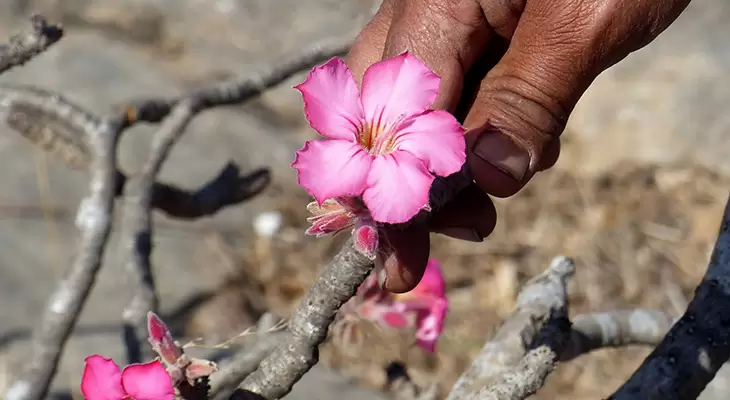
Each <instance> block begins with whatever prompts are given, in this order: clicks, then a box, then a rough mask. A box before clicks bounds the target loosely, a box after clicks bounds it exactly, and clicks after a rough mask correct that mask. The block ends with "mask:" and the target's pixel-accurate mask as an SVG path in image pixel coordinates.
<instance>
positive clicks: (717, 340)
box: [611, 200, 730, 400]
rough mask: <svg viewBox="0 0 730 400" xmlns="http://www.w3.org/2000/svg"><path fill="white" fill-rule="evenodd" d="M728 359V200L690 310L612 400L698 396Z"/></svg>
mask: <svg viewBox="0 0 730 400" xmlns="http://www.w3.org/2000/svg"><path fill="white" fill-rule="evenodd" d="M728 358H730V200H728V203H727V205H726V206H725V214H724V215H723V218H722V223H721V226H720V232H719V234H718V238H717V242H716V243H715V248H714V250H713V252H712V257H711V259H710V263H709V266H708V268H707V272H706V274H705V277H704V278H703V280H702V282H701V283H700V285H699V286H698V287H697V290H696V291H695V296H694V298H693V299H692V301H691V302H690V304H689V306H688V308H687V311H686V312H685V313H684V315H683V316H682V318H680V319H679V321H677V323H676V324H674V326H673V327H672V329H671V330H670V331H669V333H668V334H667V335H666V337H665V338H664V340H663V341H662V342H661V343H660V344H659V346H658V347H657V348H656V349H655V350H654V351H653V352H652V353H651V354H650V355H649V356H648V357H647V359H646V360H645V361H644V363H643V364H642V365H641V366H640V367H639V369H638V370H637V371H636V372H635V373H634V374H633V376H631V378H630V379H629V380H628V381H627V382H626V383H625V384H624V385H623V386H621V388H619V389H618V391H616V393H614V394H613V396H611V399H616V400H629V399H642V400H643V399H663V400H668V399H694V398H697V396H699V395H700V393H701V392H702V390H704V388H705V386H707V384H708V383H709V382H710V381H711V380H712V379H713V378H714V377H715V374H716V373H717V371H718V370H719V369H720V367H721V366H722V365H723V364H724V363H725V362H726V361H727V360H728Z"/></svg>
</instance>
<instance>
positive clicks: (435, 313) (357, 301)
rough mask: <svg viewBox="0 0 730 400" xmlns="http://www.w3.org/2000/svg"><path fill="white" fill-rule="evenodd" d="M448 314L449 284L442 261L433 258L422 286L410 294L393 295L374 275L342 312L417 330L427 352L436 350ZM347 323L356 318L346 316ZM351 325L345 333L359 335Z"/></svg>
mask: <svg viewBox="0 0 730 400" xmlns="http://www.w3.org/2000/svg"><path fill="white" fill-rule="evenodd" d="M447 312H448V300H447V299H446V283H445V281H444V278H443V275H442V273H441V268H440V265H439V262H438V261H437V260H435V259H431V260H429V262H428V266H427V267H426V272H425V273H424V275H423V278H422V279H421V281H420V282H419V284H418V285H417V286H416V287H415V288H414V289H413V290H411V291H410V292H407V293H402V294H394V293H389V292H386V291H383V290H382V289H380V287H379V286H378V282H377V278H376V275H375V274H371V275H370V276H368V278H367V279H366V280H365V282H363V284H362V285H361V286H360V287H359V288H358V291H357V293H356V295H355V297H353V298H352V299H351V300H350V302H348V303H347V304H346V306H345V307H343V313H345V314H348V313H349V314H355V315H357V316H359V317H361V318H364V319H366V320H369V321H374V322H377V323H378V324H380V326H382V327H384V328H396V329H402V328H415V329H416V338H415V339H416V344H417V345H419V346H420V347H421V348H423V349H424V350H426V351H434V350H435V347H436V341H437V340H438V338H439V336H441V333H442V332H443V328H444V320H445V319H446V313H447ZM343 317H344V318H343V321H344V323H347V324H350V325H352V324H353V321H356V318H347V317H346V316H343ZM352 329H354V327H353V326H349V327H348V329H347V330H342V332H345V333H347V334H349V335H350V336H352V337H356V335H354V334H352V333H351V332H350V331H351V330H352Z"/></svg>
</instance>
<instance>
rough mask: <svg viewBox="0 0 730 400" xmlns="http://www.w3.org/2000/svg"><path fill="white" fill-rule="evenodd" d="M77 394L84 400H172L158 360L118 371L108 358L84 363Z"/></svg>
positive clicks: (171, 391) (164, 372) (167, 378)
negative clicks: (84, 399)
mask: <svg viewBox="0 0 730 400" xmlns="http://www.w3.org/2000/svg"><path fill="white" fill-rule="evenodd" d="M85 362H86V366H85V367H84V375H83V378H82V379H81V393H83V395H84V397H85V398H86V400H173V399H174V397H175V391H174V390H173V388H172V383H171V382H170V376H169V375H168V374H167V371H166V370H165V367H163V366H162V364H160V362H159V361H153V362H149V363H146V364H132V365H129V366H127V367H125V368H124V371H120V370H119V367H118V366H117V364H115V363H114V361H112V359H110V358H104V357H102V356H100V355H93V356H89V357H87V358H86V360H85Z"/></svg>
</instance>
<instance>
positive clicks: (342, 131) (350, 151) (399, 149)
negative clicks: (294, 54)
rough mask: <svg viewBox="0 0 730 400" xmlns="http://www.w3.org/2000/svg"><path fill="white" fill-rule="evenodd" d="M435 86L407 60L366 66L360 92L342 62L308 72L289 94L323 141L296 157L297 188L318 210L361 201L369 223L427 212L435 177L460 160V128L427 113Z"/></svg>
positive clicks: (435, 80)
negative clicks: (295, 93) (332, 202)
mask: <svg viewBox="0 0 730 400" xmlns="http://www.w3.org/2000/svg"><path fill="white" fill-rule="evenodd" d="M439 83H440V78H439V77H438V76H437V75H436V74H434V73H433V72H432V71H431V70H430V69H429V68H428V66H426V64H424V63H423V62H422V61H420V60H419V59H417V58H416V57H414V56H412V55H410V54H409V53H407V52H406V53H403V54H401V55H399V56H396V57H394V58H391V59H387V60H383V61H380V62H377V63H375V64H373V65H372V66H370V68H368V69H367V71H366V72H365V75H364V76H363V81H362V92H361V91H360V90H359V89H358V85H357V83H356V82H355V79H354V78H353V76H352V73H351V72H350V70H349V69H348V68H347V66H346V65H345V63H344V62H343V61H342V60H341V59H339V58H333V59H331V60H330V61H328V62H327V63H326V64H324V65H322V66H319V67H316V68H314V69H313V70H312V72H310V73H309V76H308V77H307V79H306V80H305V81H304V82H303V83H301V84H299V85H297V86H296V87H295V88H296V89H297V90H299V91H300V92H301V93H302V98H303V99H304V112H305V114H306V117H307V119H308V120H309V124H310V125H311V126H312V128H314V129H315V130H316V131H317V132H319V133H320V134H321V135H322V136H324V137H325V138H326V139H327V140H317V141H309V142H307V143H306V144H305V145H304V148H302V149H301V150H299V151H298V152H297V156H296V159H295V161H294V163H293V164H292V166H293V167H294V168H295V169H296V170H297V178H298V181H299V184H300V185H301V186H302V187H304V188H305V189H306V190H307V191H308V192H309V193H310V194H311V195H312V196H313V197H314V198H315V200H316V201H317V203H318V204H319V205H322V204H323V203H324V201H325V200H327V199H331V198H340V197H361V198H362V200H363V202H364V204H365V206H367V208H368V209H369V210H370V214H371V216H372V218H373V219H374V221H375V222H381V223H404V222H407V221H409V220H410V219H411V218H413V216H415V215H416V214H417V213H418V212H419V211H420V210H421V209H423V208H428V192H429V189H430V187H431V183H432V182H433V180H434V174H435V175H438V176H448V175H451V174H453V173H455V172H457V171H459V169H460V168H461V166H462V165H463V164H464V162H465V160H466V152H465V151H466V145H465V142H464V136H463V134H464V130H463V128H462V127H461V125H460V124H459V122H458V121H457V120H456V119H455V118H454V116H453V115H451V114H449V113H448V112H446V111H441V110H429V107H430V106H431V105H432V104H433V102H434V101H435V100H436V96H437V94H438V88H439Z"/></svg>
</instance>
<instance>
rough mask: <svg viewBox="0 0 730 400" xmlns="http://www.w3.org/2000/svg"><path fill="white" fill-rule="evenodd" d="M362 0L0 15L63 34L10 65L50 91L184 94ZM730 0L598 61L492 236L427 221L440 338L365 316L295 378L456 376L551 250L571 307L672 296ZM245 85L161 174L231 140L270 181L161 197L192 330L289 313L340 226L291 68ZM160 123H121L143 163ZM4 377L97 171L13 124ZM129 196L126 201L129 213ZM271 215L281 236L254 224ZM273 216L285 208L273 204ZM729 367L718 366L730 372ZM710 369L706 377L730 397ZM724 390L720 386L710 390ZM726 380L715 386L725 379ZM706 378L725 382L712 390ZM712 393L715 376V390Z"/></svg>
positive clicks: (89, 1) (163, 234) (682, 282)
mask: <svg viewBox="0 0 730 400" xmlns="http://www.w3.org/2000/svg"><path fill="white" fill-rule="evenodd" d="M377 3H379V2H378V1H371V0H3V1H2V2H0V36H2V37H6V36H7V35H9V34H10V33H11V32H12V31H13V30H14V29H16V28H18V27H22V26H24V24H25V23H26V18H25V17H26V16H28V15H30V14H31V13H33V12H42V13H44V14H45V15H46V16H47V17H48V18H49V19H50V20H52V21H60V22H62V23H63V24H64V26H65V28H66V31H67V36H66V37H65V38H64V39H63V40H62V41H61V42H60V43H59V44H58V45H56V46H55V47H53V48H52V49H51V50H50V51H48V52H47V53H46V54H44V55H42V56H41V57H39V58H38V59H36V60H35V61H33V62H31V63H30V64H28V65H27V66H25V67H22V68H18V69H16V70H13V71H11V72H9V73H7V74H4V75H3V76H2V78H1V79H0V81H1V82H5V83H8V82H12V83H23V84H31V85H35V86H38V87H40V88H44V89H49V90H54V91H58V92H60V93H62V94H64V95H65V96H67V97H68V98H70V99H72V100H73V101H75V102H77V103H79V104H81V105H83V106H85V107H88V108H89V109H91V110H94V111H96V112H97V113H100V114H101V113H104V112H106V111H108V110H109V109H110V107H112V106H114V105H116V104H119V103H121V102H124V101H125V100H129V99H134V98H139V97H147V96H160V95H174V94H179V93H182V92H184V91H185V90H187V89H191V88H196V87H200V86H201V85H204V84H206V83H210V82H215V81H219V80H222V79H226V78H231V77H235V76H246V75H247V74H251V73H255V72H256V71H258V70H260V69H262V68H266V66H267V65H274V64H275V63H276V62H277V60H281V59H283V58H286V56H287V55H288V54H290V53H292V52H294V51H295V50H298V49H301V48H303V47H306V46H307V45H311V44H312V43H314V42H316V41H318V40H322V39H325V38H328V37H333V36H342V35H348V34H351V33H352V32H355V31H357V30H358V28H359V27H361V26H362V25H363V24H364V23H365V22H366V20H367V18H366V17H367V16H368V15H370V14H371V13H372V12H373V10H374V7H375V6H376V5H377ZM728 20H730V3H729V2H723V1H713V0H695V1H694V2H693V3H692V4H691V5H690V6H689V8H688V9H687V10H686V12H685V13H684V14H683V15H682V16H681V17H680V19H679V20H678V21H677V22H676V23H675V24H674V25H673V26H672V27H671V28H670V29H669V30H667V31H666V32H665V33H664V34H663V35H662V36H661V37H660V38H659V39H658V40H656V41H655V42H654V43H652V44H651V45H649V46H648V47H646V48H645V49H643V50H641V51H639V52H637V53H634V54H632V55H631V56H630V57H628V58H627V59H626V60H625V61H623V62H621V63H620V64H619V65H617V66H615V67H614V68H612V69H610V70H609V71H607V72H605V73H604V74H603V75H601V76H600V77H599V79H598V80H597V81H596V82H595V84H594V85H593V86H592V87H591V88H590V90H589V91H588V92H587V93H586V95H585V96H584V97H583V98H582V100H581V101H580V103H579V105H578V107H577V109H576V111H575V112H574V114H573V116H572V118H571V120H570V123H569V127H568V129H567V131H566V133H565V134H564V147H563V149H564V150H563V153H562V155H561V159H560V161H559V162H558V164H557V166H556V167H555V168H554V169H553V170H551V171H549V172H545V173H541V174H539V175H538V176H537V177H536V178H535V179H534V180H533V181H532V182H531V183H530V184H529V185H528V187H527V188H526V189H525V190H524V191H523V192H521V193H520V194H519V195H517V196H515V197H513V198H510V199H507V200H496V202H497V207H498V215H499V218H500V219H499V222H498V225H497V229H496V231H495V232H494V234H493V235H492V236H491V237H490V238H489V239H488V240H486V241H485V242H484V243H481V244H472V243H462V242H458V241H455V240H448V239H445V238H443V237H436V236H434V238H433V241H434V252H433V255H434V256H435V257H437V258H438V259H439V260H440V261H441V262H442V265H443V266H444V271H445V274H446V278H447V281H448V285H449V292H448V296H449V299H450V301H451V307H450V314H449V316H448V319H447V323H446V330H445V332H444V335H443V337H442V338H441V339H440V342H439V344H438V347H437V351H436V353H434V354H426V353H423V352H422V351H420V350H419V349H415V348H409V347H408V343H405V342H403V343H401V341H399V339H398V338H394V337H389V336H384V335H378V334H372V335H368V337H367V340H368V342H369V344H368V346H367V349H368V351H367V352H365V353H364V354H358V355H355V356H353V355H352V354H345V353H343V352H342V351H340V350H339V349H338V348H337V347H336V346H333V345H331V344H328V345H326V346H325V347H324V349H323V351H322V356H321V359H322V360H321V363H320V365H319V366H318V367H317V368H315V372H314V373H312V374H310V375H308V376H307V378H306V379H304V380H303V381H302V382H301V383H300V384H298V385H297V386H296V387H295V391H294V394H293V395H292V397H291V398H299V399H311V398H315V399H328V398H332V399H335V398H342V397H344V396H345V395H346V396H348V397H350V398H352V399H360V398H362V399H363V400H365V399H378V398H385V397H383V395H382V394H380V393H379V391H378V389H379V388H380V387H381V386H382V384H383V382H384V381H385V372H384V366H385V365H387V363H388V362H390V361H394V360H396V359H397V360H402V361H404V362H405V363H406V365H407V366H408V368H409V371H410V373H411V374H412V376H413V379H414V380H415V381H416V382H417V383H424V382H431V381H434V380H435V381H438V382H439V383H440V384H441V385H442V389H443V390H445V391H448V389H449V388H450V386H451V385H452V384H453V382H454V381H455V379H456V378H457V377H458V376H459V374H460V373H461V372H462V371H463V369H464V368H465V367H466V366H468V365H469V362H470V360H471V358H472V357H473V356H474V355H475V354H476V353H477V352H478V351H479V349H480V348H481V346H482V345H483V343H484V342H485V340H486V339H488V338H489V337H490V335H491V334H492V332H493V331H494V330H495V328H496V327H497V326H498V325H499V323H500V321H501V320H502V319H503V318H504V317H505V316H506V315H508V313H509V312H510V311H511V310H512V307H513V304H514V300H515V296H516V294H517V292H518V290H519V288H520V286H521V284H522V283H523V282H524V281H525V280H527V279H528V278H529V277H531V276H533V275H535V274H536V273H538V272H540V271H542V270H543V269H544V268H545V267H547V265H548V263H549V262H550V260H551V258H552V257H553V256H555V255H560V254H563V255H568V256H572V257H575V259H576V260H577V272H576V275H575V278H574V279H573V281H572V283H571V286H570V296H571V298H570V300H571V302H572V303H571V313H572V314H577V313H583V312H589V311H606V310H611V309H616V308H626V307H639V306H640V307H648V308H653V309H659V310H663V311H666V312H669V313H672V314H675V315H679V314H681V312H682V311H683V310H684V308H685V306H686V304H687V302H688V300H689V299H691V297H692V293H693V290H694V288H695V286H696V285H697V283H698V282H699V280H700V279H701V277H702V275H703V272H704V270H705V266H706V263H707V260H708V259H709V252H710V250H711V248H712V244H713V242H714V239H715V235H716V232H717V229H718V226H719V218H720V216H721V214H722V210H723V206H724V203H725V200H726V197H727V194H728V191H727V190H728V179H727V174H729V173H730V157H728V156H727V154H728V153H727V151H728V149H730V112H729V111H730V108H729V107H730V84H729V82H730V81H728V78H727V71H729V70H730V42H728V41H727V38H728V37H730V25H727V24H726V22H727V21H728ZM303 78H304V74H301V75H300V76H295V77H292V79H291V80H290V81H288V82H286V83H284V84H282V85H280V86H279V87H278V88H276V89H274V90H271V91H269V92H267V93H265V94H264V95H262V96H260V97H259V98H256V99H254V100H251V101H249V102H247V103H246V104H245V105H243V106H240V107H228V108H222V109H216V110H214V111H209V112H206V113H205V114H203V115H201V116H200V117H198V118H197V119H196V121H195V122H194V123H193V125H192V126H191V129H190V130H189V132H188V133H186V135H185V136H184V137H183V139H182V140H181V141H180V142H179V144H178V145H177V147H175V149H174V150H173V152H172V154H171V157H170V160H169V162H168V163H167V164H166V165H165V166H164V169H163V173H162V175H161V177H160V178H161V179H162V180H165V181H166V182H170V183H175V184H179V185H180V186H183V187H186V188H190V189H194V188H197V187H198V186H200V185H202V184H203V183H205V182H206V181H208V180H209V179H211V178H212V177H213V176H215V175H216V173H217V172H218V171H219V170H220V169H221V168H222V167H223V165H225V163H226V162H228V161H229V160H234V161H235V162H237V163H239V165H241V166H243V168H244V170H250V171H253V170H254V169H256V168H261V167H268V168H270V169H271V171H272V177H273V179H272V183H271V185H270V187H269V188H268V189H267V190H266V191H265V192H264V193H263V194H262V195H260V196H259V197H257V198H255V199H254V200H252V201H250V202H248V203H245V204H242V205H239V206H234V207H230V208H227V209H225V210H223V211H221V212H219V213H218V214H216V215H215V216H213V217H211V218H204V219H201V220H198V221H194V222H184V221H174V220H169V219H166V218H165V217H164V216H162V215H157V216H156V218H157V221H158V222H157V227H156V233H155V236H154V245H155V248H154V253H153V261H154V266H155V273H156V277H157V282H158V290H159V295H160V299H161V302H162V310H163V318H165V319H166V320H167V321H169V322H170V323H171V325H172V326H174V327H175V329H176V330H177V332H178V333H179V335H180V337H185V338H195V337H205V338H206V341H207V342H215V341H222V340H225V339H226V338H228V337H231V336H235V335H236V334H238V333H239V332H241V331H242V330H244V329H246V328H247V327H249V326H251V325H252V324H253V323H255V322H256V320H257V319H258V317H259V316H260V315H261V314H262V313H263V312H265V311H271V312H273V313H275V314H276V315H279V316H281V317H286V316H288V315H289V313H290V312H291V310H292V309H293V306H294V305H295V304H296V302H297V300H298V299H299V298H300V296H302V294H303V293H304V291H305V290H306V289H307V288H308V287H309V285H310V284H311V283H312V281H313V279H314V277H315V276H316V273H317V271H318V269H319V268H320V267H321V266H322V265H323V263H324V262H325V261H327V260H328V259H329V257H330V256H331V255H332V254H333V253H334V252H335V251H336V250H337V248H338V247H339V242H341V241H342V239H343V238H338V239H336V240H334V241H333V240H330V239H319V240H317V239H314V238H311V237H305V236H304V234H303V232H304V229H305V227H306V221H305V218H306V216H307V214H306V210H305V208H304V206H305V204H306V203H307V202H308V201H309V199H308V197H307V196H306V194H305V193H304V191H303V190H302V189H301V188H300V187H298V186H297V185H296V182H295V175H294V171H293V170H292V169H291V168H290V167H289V165H290V163H291V161H292V160H293V156H294V151H295V150H296V149H297V148H299V147H301V144H302V143H303V141H304V140H308V139H311V138H314V137H315V135H314V133H313V132H312V131H311V130H310V129H309V128H308V126H307V123H306V121H305V119H304V118H303V115H302V108H301V100H300V97H299V95H298V93H297V92H296V91H294V90H292V89H291V86H292V85H294V84H296V83H299V82H301V80H303ZM152 129H153V128H151V127H148V126H140V127H137V128H134V129H133V130H132V131H130V132H129V133H128V134H126V135H125V136H124V140H123V142H122V144H121V153H120V163H121V165H122V168H123V170H124V171H127V172H134V171H137V170H138V169H139V168H140V165H141V163H142V161H143V160H144V159H145V158H146V156H147V145H148V143H149V136H150V133H151V132H152ZM0 171H2V172H1V173H0V180H1V181H0V187H2V191H0V254H2V255H3V256H2V258H0V397H2V393H3V391H4V390H5V389H7V385H8V384H9V381H10V379H11V378H12V375H13V373H15V372H17V370H18V368H19V367H22V366H23V365H24V357H26V356H27V354H28V353H27V352H28V338H29V334H30V332H31V329H32V328H33V327H34V326H35V325H36V324H37V323H38V321H39V318H40V314H41V312H42V310H43V307H44V305H45V303H46V301H47V298H48V295H49V293H50V292H51V290H52V289H53V288H54V286H55V284H56V282H57V280H58V279H59V278H60V276H61V275H62V273H63V271H64V270H65V269H66V268H67V266H68V265H69V262H70V260H71V259H72V257H73V253H74V248H75V243H76V230H75V228H74V225H73V221H74V217H75V211H76V207H77V204H78V202H79V200H80V199H81V198H82V196H84V195H85V194H86V190H87V189H86V183H87V179H88V176H87V174H86V173H85V172H83V171H74V170H72V169H70V168H68V167H67V166H66V165H65V164H63V163H61V162H60V161H58V160H57V159H56V158H54V157H53V156H52V155H48V154H46V153H44V152H42V151H41V150H38V149H37V148H36V147H34V146H33V145H31V144H30V142H28V141H26V140H25V139H23V138H22V137H20V136H19V135H18V134H17V133H15V132H14V131H12V130H10V129H9V128H7V126H5V125H0ZM118 217H119V216H118ZM262 218H265V219H267V220H268V221H272V220H273V221H274V222H276V223H275V224H274V225H275V228H276V229H275V230H274V234H273V235H272V236H269V235H263V234H262V232H261V231H260V230H257V229H256V226H257V221H258V222H261V221H262ZM277 221H280V222H277ZM120 255H121V248H120V247H119V243H118V235H117V234H116V233H115V234H114V235H113V237H112V239H111V242H110V244H109V246H108V247H107V251H106V261H105V265H104V268H103V270H102V272H101V274H100V278H99V281H98V283H97V285H96V287H95V289H94V292H93V294H92V298H91V300H90V301H89V303H88V304H87V306H86V308H85V310H84V312H83V315H82V317H81V321H80V323H79V325H78V326H77V329H76V333H75V336H74V338H73V339H72V340H71V342H70V344H69V346H68V347H67V348H66V352H65V355H64V358H63V362H62V368H61V370H60V371H59V374H58V375H57V378H56V381H55V384H54V396H55V397H54V398H56V399H69V398H80V394H79V393H78V392H79V390H78V385H79V382H80V377H81V371H82V368H83V358H84V357H86V356H87V355H89V354H91V353H101V354H104V355H106V356H113V357H115V358H117V359H119V360H122V359H123V358H122V355H123V351H122V347H121V341H120V318H121V311H122V308H123V307H124V306H125V305H126V304H127V302H128V301H129V299H130V297H131V292H130V289H129V286H125V285H124V284H122V277H123V276H124V275H123V273H122V272H121V261H120ZM648 352H649V349H647V348H640V347H630V348H624V349H620V350H601V351H597V352H595V353H592V354H589V355H586V356H583V357H581V358H578V359H576V360H574V361H571V362H569V363H567V364H565V365H561V366H559V368H558V369H557V371H556V372H555V373H554V374H553V375H552V376H551V377H550V378H549V380H548V384H547V385H546V387H545V388H544V389H543V390H542V391H541V392H540V393H539V394H538V395H537V396H535V398H536V399H552V398H556V397H558V396H560V397H565V398H571V399H597V398H601V397H605V396H607V395H609V394H610V393H612V392H613V390H615V389H616V388H617V387H618V386H619V385H620V384H621V383H622V382H623V380H625V379H626V378H627V377H628V376H629V375H630V374H631V372H632V371H633V370H634V369H635V368H636V367H637V366H638V365H639V363H640V362H641V360H642V359H643V358H644V357H645V356H646V355H647V354H648ZM726 384H727V385H728V387H727V388H726V387H725V386H724V385H726ZM728 390H730V381H728V382H727V383H725V381H721V380H718V382H716V383H715V384H714V386H713V387H712V388H711V389H708V391H707V393H706V399H712V398H727V396H728V393H730V391H728ZM713 391H714V392H713ZM722 391H724V393H725V394H724V396H723V395H720V394H717V393H721V392H722ZM711 392H712V393H711ZM713 393H715V394H713Z"/></svg>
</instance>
